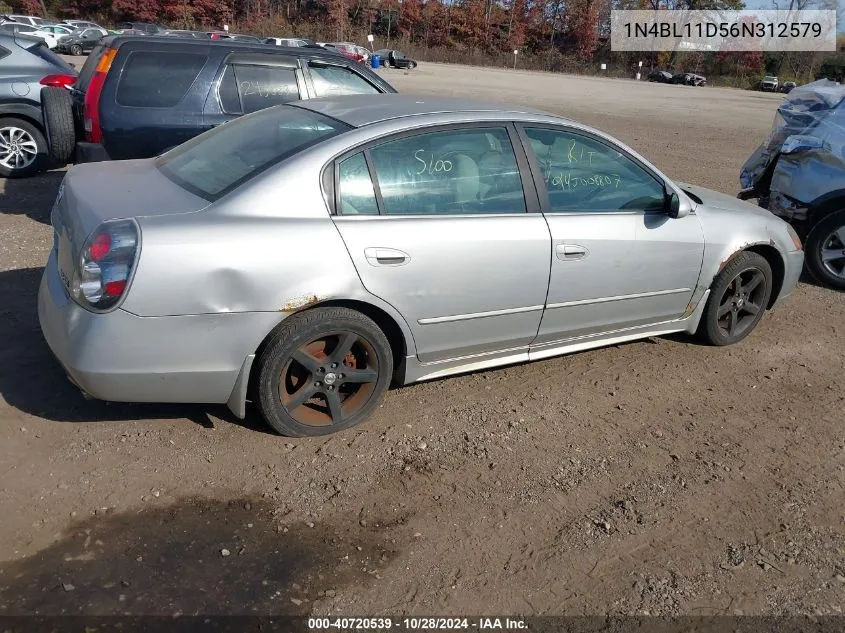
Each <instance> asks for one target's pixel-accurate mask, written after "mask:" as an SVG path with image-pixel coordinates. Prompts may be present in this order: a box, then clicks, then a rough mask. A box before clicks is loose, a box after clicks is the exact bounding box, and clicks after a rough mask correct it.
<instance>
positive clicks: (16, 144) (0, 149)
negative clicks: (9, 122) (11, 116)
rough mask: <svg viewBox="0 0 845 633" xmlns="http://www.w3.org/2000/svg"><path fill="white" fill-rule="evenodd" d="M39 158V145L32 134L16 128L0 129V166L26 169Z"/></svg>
mask: <svg viewBox="0 0 845 633" xmlns="http://www.w3.org/2000/svg"><path fill="white" fill-rule="evenodd" d="M36 158H38V143H36V142H35V139H34V138H33V137H32V134H30V133H29V132H27V131H26V130H24V129H21V128H19V127H15V126H9V127H4V128H0V165H3V167H6V168H7V169H26V168H27V167H29V166H30V165H32V163H34V162H35V159H36Z"/></svg>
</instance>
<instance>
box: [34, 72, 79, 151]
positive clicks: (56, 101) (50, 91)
mask: <svg viewBox="0 0 845 633" xmlns="http://www.w3.org/2000/svg"><path fill="white" fill-rule="evenodd" d="M41 112H42V114H43V116H44V131H45V133H46V137H47V151H48V154H49V157H50V159H51V160H52V161H53V162H54V163H56V165H57V166H63V165H65V164H67V162H68V160H69V159H70V157H71V156H72V155H73V148H74V147H75V146H76V131H75V129H74V125H73V99H72V98H71V96H70V92H69V91H68V90H67V89H66V88H58V87H56V86H45V87H44V88H42V89H41Z"/></svg>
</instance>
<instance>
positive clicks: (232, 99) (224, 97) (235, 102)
mask: <svg viewBox="0 0 845 633" xmlns="http://www.w3.org/2000/svg"><path fill="white" fill-rule="evenodd" d="M217 94H218V95H219V96H220V107H221V108H222V109H223V112H228V113H229V114H240V113H241V112H242V110H241V98H240V97H239V96H238V84H237V83H235V69H234V67H232V66H226V70H225V71H224V72H223V77H222V78H221V79H220V87H219V88H218V89H217Z"/></svg>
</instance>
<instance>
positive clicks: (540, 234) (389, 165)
mask: <svg viewBox="0 0 845 633" xmlns="http://www.w3.org/2000/svg"><path fill="white" fill-rule="evenodd" d="M515 138H516V137H515V130H514V128H513V127H512V126H511V125H510V124H506V123H496V124H490V125H487V124H484V125H480V124H460V125H457V124H456V125H452V126H444V127H439V128H429V129H426V130H425V131H421V130H416V131H413V132H408V133H405V134H401V135H396V136H393V137H390V138H389V140H387V139H386V140H380V141H378V142H375V143H372V144H370V145H369V146H366V147H365V148H357V149H355V150H353V151H352V152H350V153H348V154H347V155H345V156H343V157H341V158H339V159H338V160H337V161H336V163H335V169H336V172H335V178H336V186H335V187H334V191H335V198H334V211H335V212H334V215H333V219H334V221H335V224H336V226H337V228H338V231H339V232H340V234H341V236H342V237H343V240H344V242H345V243H346V246H347V248H348V250H349V254H350V256H351V257H352V260H353V262H354V264H355V267H356V269H357V270H358V274H359V275H360V278H361V281H362V283H363V285H364V286H365V287H366V289H367V290H368V291H369V292H371V293H372V294H374V295H376V296H378V297H380V298H381V299H383V300H385V301H387V302H388V303H390V304H391V305H392V306H394V307H395V308H396V309H397V310H398V311H399V312H400V313H401V314H402V316H403V317H404V318H405V320H406V321H407V323H408V325H409V327H410V328H411V331H412V333H413V336H414V342H415V344H416V348H417V356H418V358H419V360H420V361H421V362H423V363H432V362H437V361H444V360H447V359H454V358H466V357H481V358H483V357H484V356H485V355H489V354H495V353H498V352H505V351H507V352H513V353H515V352H518V351H523V352H524V351H526V350H527V347H528V345H529V343H530V342H531V341H532V340H533V339H534V338H535V337H536V334H537V328H538V326H539V325H540V318H541V316H542V310H543V304H544V301H545V297H546V290H547V287H548V279H549V259H550V252H551V239H550V236H549V231H548V227H547V226H546V223H545V221H544V220H543V217H542V215H541V214H540V213H537V211H538V203H537V198H536V191H535V190H534V188H533V183H532V182H531V181H530V178H528V179H524V178H522V176H521V174H520V165H521V167H522V173H523V174H526V172H527V164H526V163H525V156H524V154H523V153H522V150H521V148H520V146H519V144H518V143H516V144H514V142H513V141H514V139H515Z"/></svg>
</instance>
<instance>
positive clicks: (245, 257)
mask: <svg viewBox="0 0 845 633" xmlns="http://www.w3.org/2000/svg"><path fill="white" fill-rule="evenodd" d="M302 169H304V167H302V166H297V169H291V168H283V167H281V166H280V167H278V168H275V169H273V170H271V171H269V172H267V173H265V174H264V175H262V176H260V177H258V178H256V179H255V180H253V181H251V182H250V183H248V184H247V185H245V186H243V187H242V188H241V189H240V190H238V191H236V192H234V194H233V195H230V196H228V197H225V198H223V199H221V200H219V201H218V202H217V203H215V204H213V205H211V207H209V208H208V209H206V210H204V211H203V212H201V213H196V214H190V215H182V216H169V217H162V216H158V217H144V218H140V219H139V223H140V225H141V231H142V234H143V245H142V248H143V252H142V255H141V258H140V260H139V263H138V268H137V272H136V274H135V279H134V281H133V284H132V287H131V288H130V291H129V295H128V296H127V299H126V302H125V303H124V308H125V309H126V310H129V311H130V312H133V313H135V314H138V315H142V316H161V315H183V314H207V313H229V312H251V311H259V312H277V313H280V315H282V316H284V314H283V313H286V312H289V311H290V310H291V309H294V310H296V309H302V308H303V307H304V306H305V305H306V304H313V303H315V301H314V298H316V299H317V301H321V300H326V299H329V298H338V297H344V298H349V297H354V296H356V295H358V294H360V292H359V291H360V281H359V279H358V275H357V272H356V271H355V268H354V266H353V264H352V261H351V260H350V258H349V254H348V253H347V251H346V247H345V245H344V243H343V241H342V239H341V237H340V235H339V234H338V232H337V230H336V229H335V227H334V224H333V222H332V221H331V219H330V217H329V215H328V211H327V209H326V205H325V202H324V200H323V197H322V193H321V191H320V186H319V182H318V179H317V176H315V178H314V179H313V180H314V182H313V183H311V186H308V183H307V180H304V179H303V178H302V177H301V176H300V175H299V174H300V171H301V170H302ZM311 173H314V174H318V173H319V171H318V170H315V171H314V172H311Z"/></svg>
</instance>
